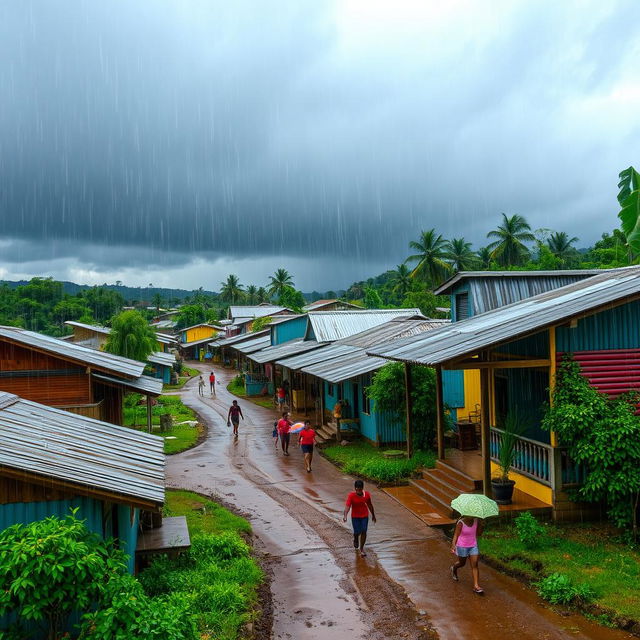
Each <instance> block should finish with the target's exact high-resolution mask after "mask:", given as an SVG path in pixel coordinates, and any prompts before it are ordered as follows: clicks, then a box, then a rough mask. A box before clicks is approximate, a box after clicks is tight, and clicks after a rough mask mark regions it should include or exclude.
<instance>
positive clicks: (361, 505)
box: [342, 480, 376, 557]
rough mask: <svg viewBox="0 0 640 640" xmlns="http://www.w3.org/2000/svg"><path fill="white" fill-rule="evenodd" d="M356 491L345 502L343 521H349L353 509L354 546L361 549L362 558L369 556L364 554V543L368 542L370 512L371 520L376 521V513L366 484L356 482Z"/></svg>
mask: <svg viewBox="0 0 640 640" xmlns="http://www.w3.org/2000/svg"><path fill="white" fill-rule="evenodd" d="M353 486H354V488H355V491H352V492H351V493H350V494H349V495H348V496H347V500H346V502H345V508H344V515H343V517H342V520H343V521H344V522H346V521H347V515H348V514H349V509H351V524H352V525H353V546H354V547H355V548H356V549H357V548H358V547H360V555H361V556H362V557H364V556H366V555H367V554H366V553H365V552H364V543H365V542H366V541H367V527H368V525H369V512H371V520H373V522H375V521H376V513H375V511H374V510H373V505H372V504H371V494H370V493H369V492H368V491H365V490H364V482H362V480H356V481H355V483H354V485H353Z"/></svg>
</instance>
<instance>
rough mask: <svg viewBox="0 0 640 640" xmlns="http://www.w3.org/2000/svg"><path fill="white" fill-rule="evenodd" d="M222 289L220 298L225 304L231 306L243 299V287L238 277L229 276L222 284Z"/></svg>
mask: <svg viewBox="0 0 640 640" xmlns="http://www.w3.org/2000/svg"><path fill="white" fill-rule="evenodd" d="M220 284H221V285H222V289H220V297H221V298H222V300H224V301H225V302H229V303H230V304H236V303H237V302H238V300H239V299H240V298H241V297H242V293H243V291H242V285H241V284H240V279H239V278H238V276H234V275H230V276H227V280H226V282H221V283H220Z"/></svg>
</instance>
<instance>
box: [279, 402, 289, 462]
mask: <svg viewBox="0 0 640 640" xmlns="http://www.w3.org/2000/svg"><path fill="white" fill-rule="evenodd" d="M291 424H292V422H291V420H289V412H288V411H284V412H283V414H282V418H280V420H278V434H279V435H280V443H281V444H282V453H284V455H285V456H288V455H289V440H290V438H291V436H290V434H289V429H290V428H291Z"/></svg>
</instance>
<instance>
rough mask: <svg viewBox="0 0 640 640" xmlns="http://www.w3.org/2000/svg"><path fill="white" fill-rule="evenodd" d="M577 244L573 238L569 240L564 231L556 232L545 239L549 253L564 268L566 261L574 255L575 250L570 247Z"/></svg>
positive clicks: (576, 239)
mask: <svg viewBox="0 0 640 640" xmlns="http://www.w3.org/2000/svg"><path fill="white" fill-rule="evenodd" d="M574 242H578V238H576V237H575V236H574V237H573V238H570V237H569V236H568V235H567V234H566V233H565V232H564V231H556V232H555V233H552V234H551V235H550V236H549V238H548V239H547V246H548V247H549V251H551V253H553V255H554V256H555V257H556V258H558V260H560V264H561V265H562V266H565V264H566V263H567V261H568V260H569V259H570V258H572V257H573V256H574V255H575V254H576V250H575V248H574V247H572V246H571V245H572V244H573V243H574Z"/></svg>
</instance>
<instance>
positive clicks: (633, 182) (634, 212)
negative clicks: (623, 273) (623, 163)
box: [618, 167, 640, 254]
mask: <svg viewBox="0 0 640 640" xmlns="http://www.w3.org/2000/svg"><path fill="white" fill-rule="evenodd" d="M619 177H620V182H618V187H619V189H620V191H619V193H618V202H619V203H620V207H621V209H620V213H618V218H620V220H621V222H622V231H623V233H624V235H625V237H626V238H627V244H628V245H629V249H630V250H631V251H632V252H633V253H635V254H638V253H640V174H639V173H638V172H637V171H636V170H635V169H634V168H633V167H629V168H628V169H625V170H624V171H621V172H620V174H619Z"/></svg>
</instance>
